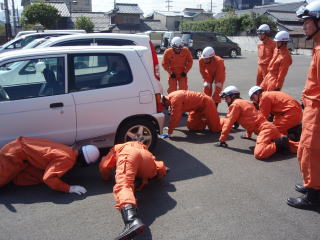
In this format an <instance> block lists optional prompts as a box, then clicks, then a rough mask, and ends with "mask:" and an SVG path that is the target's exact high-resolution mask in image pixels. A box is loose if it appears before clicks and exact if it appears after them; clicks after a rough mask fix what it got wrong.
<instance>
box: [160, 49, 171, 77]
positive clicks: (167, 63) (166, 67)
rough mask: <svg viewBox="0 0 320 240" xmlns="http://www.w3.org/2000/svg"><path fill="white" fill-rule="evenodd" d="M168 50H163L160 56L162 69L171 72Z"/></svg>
mask: <svg viewBox="0 0 320 240" xmlns="http://www.w3.org/2000/svg"><path fill="white" fill-rule="evenodd" d="M169 56H170V52H169V49H167V50H165V52H164V54H163V58H162V67H163V68H164V70H166V71H167V72H168V73H171V67H170V61H169V59H170V58H169Z"/></svg>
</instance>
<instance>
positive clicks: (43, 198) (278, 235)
mask: <svg viewBox="0 0 320 240" xmlns="http://www.w3.org/2000/svg"><path fill="white" fill-rule="evenodd" d="M159 57H160V59H159V60H160V61H161V60H162V58H161V56H159ZM310 59H311V58H310V57H309V56H303V55H294V56H293V65H292V66H291V67H290V70H289V73H288V75H287V78H286V80H285V84H284V88H283V90H284V91H285V92H287V93H289V94H290V95H292V96H293V97H295V98H296V99H300V95H301V91H302V89H303V86H304V83H305V79H306V73H307V69H308V66H309V63H310ZM224 60H225V65H226V70H227V80H226V83H225V86H228V85H235V86H237V87H238V88H239V89H240V91H241V95H242V97H243V98H245V99H248V95H247V94H248V90H249V88H250V87H251V86H252V85H254V83H255V76H256V69H257V55H256V53H252V52H243V56H241V57H238V58H236V59H231V58H225V59H224ZM188 76H189V89H190V90H194V91H201V90H202V79H201V77H200V73H199V69H198V61H197V60H195V61H194V65H193V68H192V70H191V71H190V73H189V74H188ZM166 77H167V76H166V74H165V72H164V71H163V69H162V71H161V82H162V83H163V85H164V88H165V89H166V88H167V80H166ZM218 110H219V112H220V114H221V116H223V115H225V114H226V112H227V107H226V104H225V103H224V102H223V103H221V104H220V105H219V108H218ZM244 133H245V131H244V129H242V128H241V127H240V128H239V129H238V130H233V131H232V132H231V134H230V137H229V139H228V140H229V141H228V144H229V148H220V147H215V146H214V143H216V142H217V141H218V138H219V135H218V134H212V133H211V132H209V131H208V130H206V131H202V132H189V131H188V130H187V128H186V117H184V118H183V119H182V120H181V122H180V126H179V127H178V128H177V129H176V130H175V131H174V134H173V137H172V138H171V139H167V140H162V139H159V144H158V146H157V148H156V150H155V155H156V156H157V158H158V159H159V160H162V161H164V162H165V164H166V165H167V166H168V167H170V169H171V171H170V173H169V174H168V176H167V177H166V178H164V179H162V180H154V181H151V182H150V183H149V184H148V185H147V186H146V187H145V188H144V189H143V190H142V192H138V193H137V199H138V207H139V210H140V214H141V218H142V220H143V222H144V223H145V224H146V225H147V230H146V231H145V232H144V233H143V234H142V235H140V236H139V237H137V238H135V239H137V240H151V239H153V240H186V239H197V240H202V239H203V240H211V239H215V240H282V239H283V240H284V239H285V240H288V239H290V240H319V239H320V215H319V213H320V212H319V211H306V210H299V209H295V208H292V207H289V206H287V204H286V198H288V197H295V196H299V195H300V194H299V193H297V192H295V191H294V184H296V183H301V182H302V180H301V175H300V171H299V168H298V164H297V158H296V156H295V155H279V154H275V155H274V156H272V157H271V158H270V159H268V160H263V161H262V160H256V159H255V158H254V157H253V154H252V152H251V150H250V147H253V146H254V145H255V143H254V141H252V140H243V139H240V136H241V135H242V134H244ZM63 179H64V180H65V181H66V182H67V183H69V184H77V185H83V186H85V187H86V188H87V190H88V193H87V194H86V195H84V196H77V195H74V194H64V193H59V192H55V191H52V190H51V189H49V188H48V187H46V186H45V185H38V186H30V187H18V186H15V185H13V184H9V185H7V186H5V187H3V188H0V216H1V217H0V219H1V221H0V240H4V239H5V240H7V239H12V240H26V239H28V240H29V239H30V240H38V239H39V240H40V239H41V240H43V239H49V240H53V239H77V240H82V239H83V240H85V239H92V240H102V239H106V240H109V239H113V238H114V237H115V236H117V234H118V233H120V232H121V230H122V228H123V222H122V219H121V216H120V213H119V212H118V211H117V210H115V209H114V207H113V206H114V199H113V194H112V187H113V185H114V181H110V182H104V181H103V180H102V179H101V178H100V176H99V174H98V167H97V165H94V166H91V167H89V168H75V169H73V170H72V171H70V172H69V173H68V174H67V175H66V176H64V178H63Z"/></svg>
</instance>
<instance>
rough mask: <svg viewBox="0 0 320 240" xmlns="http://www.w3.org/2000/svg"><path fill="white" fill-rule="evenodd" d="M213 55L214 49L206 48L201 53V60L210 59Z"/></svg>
mask: <svg viewBox="0 0 320 240" xmlns="http://www.w3.org/2000/svg"><path fill="white" fill-rule="evenodd" d="M215 55H216V53H215V52H214V49H213V48H212V47H206V48H205V49H203V51H202V54H201V58H211V57H213V56H215Z"/></svg>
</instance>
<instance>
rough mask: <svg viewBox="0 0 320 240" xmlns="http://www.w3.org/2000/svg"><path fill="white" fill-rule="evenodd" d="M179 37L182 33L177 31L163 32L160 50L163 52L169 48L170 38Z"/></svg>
mask: <svg viewBox="0 0 320 240" xmlns="http://www.w3.org/2000/svg"><path fill="white" fill-rule="evenodd" d="M181 36H182V33H181V32H179V31H168V32H165V33H164V34H163V37H162V41H161V50H162V51H165V50H166V49H167V48H169V47H170V42H171V40H172V38H174V37H181Z"/></svg>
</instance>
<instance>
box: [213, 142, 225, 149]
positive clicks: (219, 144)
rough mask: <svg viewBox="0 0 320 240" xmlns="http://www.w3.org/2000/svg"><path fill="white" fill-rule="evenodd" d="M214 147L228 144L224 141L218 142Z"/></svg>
mask: <svg viewBox="0 0 320 240" xmlns="http://www.w3.org/2000/svg"><path fill="white" fill-rule="evenodd" d="M215 146H216V147H225V148H227V147H228V144H227V143H226V142H218V143H216V144H215Z"/></svg>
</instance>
